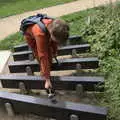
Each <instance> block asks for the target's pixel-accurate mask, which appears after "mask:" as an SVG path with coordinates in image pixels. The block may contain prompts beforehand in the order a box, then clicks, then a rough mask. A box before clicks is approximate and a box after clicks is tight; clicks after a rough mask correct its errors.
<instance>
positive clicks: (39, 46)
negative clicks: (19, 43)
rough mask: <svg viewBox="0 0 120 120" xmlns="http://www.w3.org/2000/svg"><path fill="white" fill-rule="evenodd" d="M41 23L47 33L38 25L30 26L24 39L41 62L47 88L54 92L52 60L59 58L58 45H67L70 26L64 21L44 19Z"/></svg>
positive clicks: (25, 32) (42, 74)
mask: <svg viewBox="0 0 120 120" xmlns="http://www.w3.org/2000/svg"><path fill="white" fill-rule="evenodd" d="M41 22H42V23H43V24H44V25H45V27H46V28H47V33H45V32H43V30H42V29H41V28H40V27H39V25H38V24H33V25H29V26H28V27H27V28H26V30H25V31H24V34H23V35H24V39H25V40H26V41H27V43H28V45H29V46H30V47H31V48H32V50H33V53H34V55H35V57H36V58H37V60H38V61H39V65H40V70H41V76H42V77H43V78H44V80H45V86H44V87H45V88H46V89H47V90H49V89H51V90H52V83H51V80H50V71H51V65H52V58H53V57H56V56H57V48H58V45H62V44H64V43H66V40H67V39H68V36H69V26H68V24H67V23H66V22H65V21H64V20H60V19H50V18H46V19H42V20H41Z"/></svg>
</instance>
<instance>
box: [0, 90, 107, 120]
mask: <svg viewBox="0 0 120 120" xmlns="http://www.w3.org/2000/svg"><path fill="white" fill-rule="evenodd" d="M0 99H1V100H2V103H3V104H5V103H10V104H11V105H12V106H13V110H14V111H15V113H21V114H27V113H32V114H36V115H40V116H43V117H49V118H56V119H57V120H70V116H71V115H73V114H74V115H77V116H78V118H79V119H80V120H106V115H107V109H106V108H105V107H98V106H92V105H85V104H79V103H73V102H63V101H57V103H56V104H53V103H52V102H51V101H50V100H49V99H42V98H37V97H32V96H28V95H20V94H15V93H9V92H0Z"/></svg>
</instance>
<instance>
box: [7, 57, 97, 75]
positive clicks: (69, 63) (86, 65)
mask: <svg viewBox="0 0 120 120" xmlns="http://www.w3.org/2000/svg"><path fill="white" fill-rule="evenodd" d="M98 63H99V61H98V58H96V57H92V58H72V59H64V60H62V61H61V64H60V65H58V64H57V63H56V62H54V63H53V65H52V69H51V70H52V71H55V70H73V69H76V64H80V65H81V69H93V68H98ZM8 66H9V70H10V72H11V73H21V72H26V71H25V68H26V67H27V66H30V67H31V69H32V71H33V72H38V71H40V70H39V68H40V67H39V64H38V62H37V61H28V60H26V61H20V62H11V63H9V65H8Z"/></svg>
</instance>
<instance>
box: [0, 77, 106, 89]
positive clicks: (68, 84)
mask: <svg viewBox="0 0 120 120" xmlns="http://www.w3.org/2000/svg"><path fill="white" fill-rule="evenodd" d="M0 80H1V83H2V86H3V87H4V88H12V89H16V88H18V89H19V83H20V82H23V83H24V84H25V87H26V89H44V80H43V79H42V78H41V77H40V76H19V75H0ZM51 80H52V84H53V86H54V88H55V89H56V90H76V86H77V85H78V84H81V85H83V89H84V90H85V91H94V90H95V91H103V90H104V88H101V89H99V88H95V86H96V85H103V84H104V78H103V77H100V76H99V77H98V76H94V77H92V76H52V77H51Z"/></svg>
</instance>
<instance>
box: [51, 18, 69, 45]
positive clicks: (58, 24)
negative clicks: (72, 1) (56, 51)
mask: <svg viewBox="0 0 120 120" xmlns="http://www.w3.org/2000/svg"><path fill="white" fill-rule="evenodd" d="M49 32H50V34H51V38H52V39H53V40H57V41H58V42H59V44H61V45H62V44H65V43H66V41H67V39H68V37H69V26H68V24H67V23H66V22H65V21H63V20H59V19H56V20H53V22H52V23H51V24H50V29H49Z"/></svg>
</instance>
